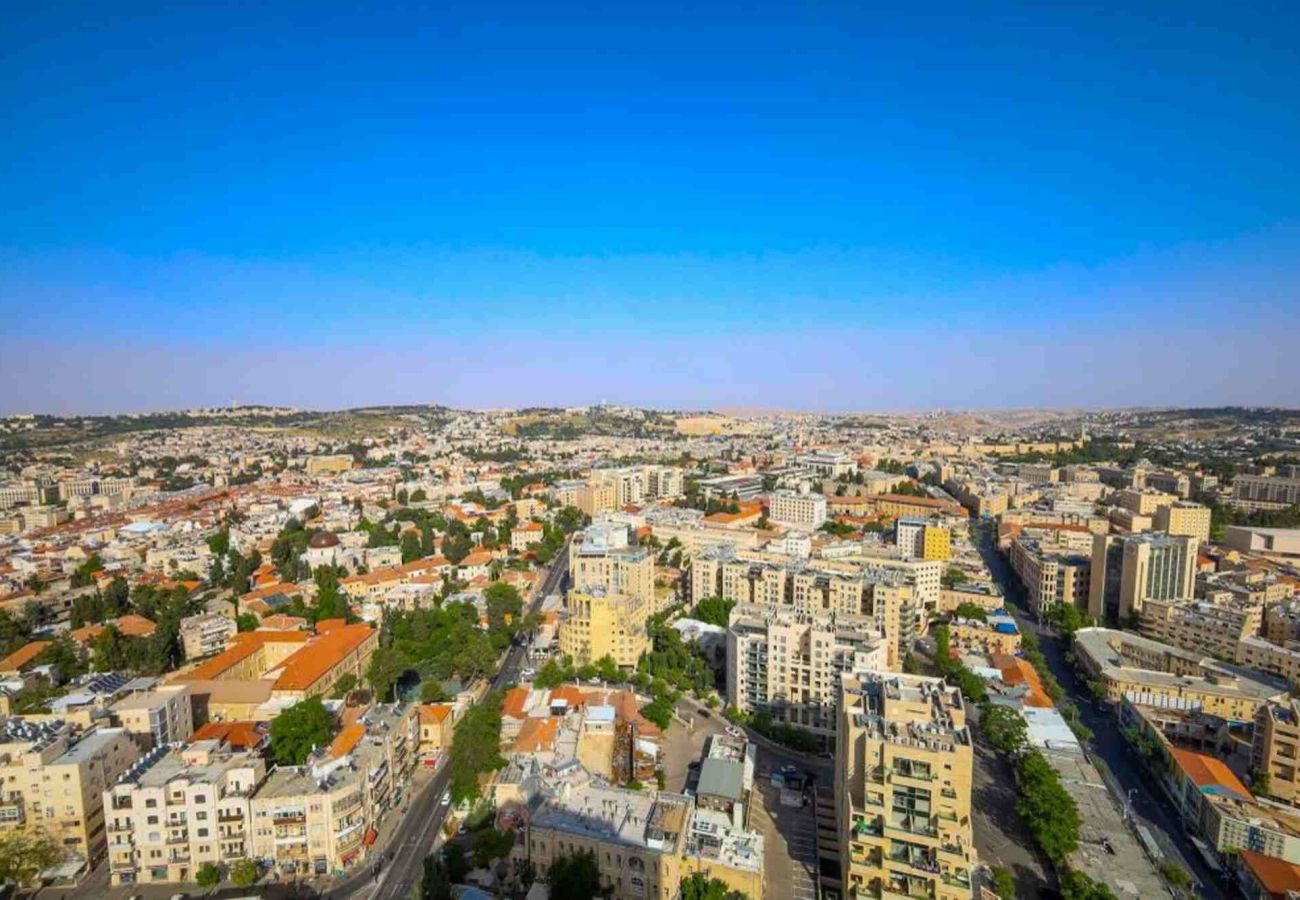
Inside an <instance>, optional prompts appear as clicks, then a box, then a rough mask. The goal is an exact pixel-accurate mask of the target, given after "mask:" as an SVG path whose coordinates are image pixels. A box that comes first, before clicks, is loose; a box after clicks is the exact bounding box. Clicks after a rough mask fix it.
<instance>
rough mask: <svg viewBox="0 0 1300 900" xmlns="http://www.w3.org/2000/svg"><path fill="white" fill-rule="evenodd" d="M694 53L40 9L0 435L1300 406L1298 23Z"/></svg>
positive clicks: (208, 16) (1146, 25) (1022, 19)
mask: <svg viewBox="0 0 1300 900" xmlns="http://www.w3.org/2000/svg"><path fill="white" fill-rule="evenodd" d="M686 16H687V12H686V11H685V10H684V9H680V8H679V9H674V8H671V7H655V8H653V9H649V8H621V9H619V10H616V11H605V12H603V13H601V14H599V15H597V14H580V13H579V12H577V11H564V10H546V11H542V10H537V9H530V8H518V9H516V8H510V7H507V6H475V7H466V8H454V7H448V8H445V9H440V10H439V11H437V12H436V13H424V14H420V13H415V12H411V11H409V10H405V9H402V8H399V7H396V6H380V7H377V8H374V9H373V10H368V11H367V12H366V13H364V14H363V13H359V12H356V11H352V10H348V9H346V8H343V7H332V6H322V7H319V8H316V9H313V11H312V14H311V16H310V17H308V16H307V15H305V14H304V13H302V12H300V11H297V10H294V9H293V8H292V7H289V6H287V5H286V6H278V5H272V6H269V7H266V8H264V9H263V10H260V11H259V14H258V16H257V17H256V18H253V17H245V18H241V17H237V16H231V15H229V14H226V13H223V12H218V11H205V10H203V9H200V8H190V7H175V8H169V9H168V10H166V11H160V12H157V13H153V14H142V13H134V14H125V13H120V12H115V14H114V15H113V16H112V17H111V18H109V17H106V16H100V15H99V14H98V13H95V12H93V11H88V10H85V9H82V8H78V7H76V6H73V5H69V6H64V7H61V6H58V5H42V6H41V7H40V8H33V9H27V10H22V11H19V12H18V13H17V14H16V15H15V16H14V17H13V19H12V21H11V23H10V27H9V28H8V29H7V30H6V33H5V34H4V35H3V36H0V46H2V47H3V48H4V50H5V58H6V60H7V61H6V63H5V64H4V65H3V69H2V70H3V71H4V72H5V73H6V75H7V77H6V78H5V79H4V80H3V81H0V98H3V100H4V102H5V103H6V106H7V107H8V108H10V109H11V110H14V115H13V116H12V118H13V119H14V121H15V123H16V124H15V127H14V129H13V134H12V135H11V137H10V140H9V141H7V142H6V146H5V147H4V148H0V189H2V190H4V192H5V194H6V197H7V198H8V200H9V202H8V203H6V204H5V206H4V208H3V209H0V321H3V323H4V324H3V325H2V326H0V337H3V339H4V341H5V345H6V352H5V353H4V354H0V379H3V383H4V384H5V385H6V390H5V391H4V394H3V397H0V413H16V412H27V411H33V410H36V411H48V412H55V413H73V412H84V413H110V412H128V411H138V410H148V409H172V408H185V407H192V406H208V405H219V404H224V403H228V402H230V400H231V399H232V398H238V399H240V400H243V401H245V402H250V403H254V402H262V403H271V404H274V403H286V404H290V405H296V406H304V407H313V408H345V407H353V406H362V405H371V404H382V403H412V402H439V403H444V404H447V405H451V406H463V407H473V408H491V407H504V406H516V407H517V406H532V405H579V404H583V403H589V402H594V401H595V400H596V399H598V398H605V399H608V400H610V401H611V402H616V403H623V404H626V405H633V406H669V407H673V408H712V407H719V406H738V405H739V406H751V405H758V406H771V407H777V408H798V409H807V410H812V411H825V410H843V409H871V410H880V411H883V412H890V411H899V410H908V409H926V408H935V407H944V408H1006V407H1013V408H1018V407H1027V406H1028V407H1056V406H1087V407H1111V406H1135V405H1158V406H1165V405H1191V406H1213V405H1221V404H1241V405H1295V404H1300V387H1297V384H1298V382H1297V381H1296V379H1295V378H1294V377H1291V376H1290V372H1291V371H1292V370H1293V363H1292V355H1293V351H1292V349H1291V345H1292V343H1293V339H1292V335H1293V334H1294V330H1295V328H1294V326H1295V320H1296V314H1297V312H1298V311H1300V269H1298V267H1297V266H1296V265H1295V262H1294V260H1295V259H1296V258H1300V256H1298V251H1300V180H1298V178H1297V174H1296V172H1295V170H1294V166H1292V165H1291V164H1290V160H1293V159H1295V158H1296V157H1297V156H1300V123H1297V122H1296V120H1295V118H1294V117H1293V116H1289V115H1287V114H1286V112H1287V110H1288V109H1289V106H1290V103H1291V98H1293V97H1294V96H1295V95H1296V94H1297V93H1300V65H1297V62H1296V59H1295V56H1294V54H1293V53H1292V52H1290V50H1289V47H1288V45H1287V41H1286V40H1285V36H1286V35H1287V34H1288V33H1291V34H1294V33H1296V29H1295V28H1294V27H1293V26H1295V25H1298V24H1300V22H1297V11H1296V9H1295V8H1294V7H1293V6H1289V5H1285V4H1267V3H1264V4H1255V5H1253V6H1252V7H1251V9H1249V10H1245V11H1243V10H1227V9H1223V8H1220V7H1217V6H1215V5H1213V4H1208V3H1197V4H1191V5H1189V6H1184V7H1183V8H1181V9H1180V14H1179V18H1177V19H1173V18H1170V17H1169V16H1168V15H1167V14H1165V13H1164V12H1163V11H1159V10H1157V9H1156V7H1154V6H1153V5H1152V6H1146V7H1136V8H1132V9H1129V10H1126V11H1123V12H1106V13H1091V14H1089V13H1085V12H1083V11H1080V10H1047V9H1035V10H1024V9H1017V8H1016V7H1015V5H1014V4H1010V5H998V6H994V7H990V8H988V9H986V10H984V11H983V12H982V17H981V18H980V19H979V20H972V19H971V18H970V17H969V16H967V15H966V11H965V9H964V8H963V7H960V6H958V5H956V4H948V5H940V6H939V7H936V8H933V9H931V10H928V11H927V13H926V14H925V15H921V14H919V13H915V12H909V13H900V12H898V11H895V10H890V9H888V8H884V7H871V8H867V7H864V8H859V9H851V10H849V9H834V8H826V7H818V8H807V9H791V8H786V7H783V6H779V5H775V4H773V5H760V6H759V7H756V8H752V9H747V10H746V14H745V16H744V17H743V18H742V17H738V16H736V15H734V14H733V13H732V12H730V11H728V10H725V9H722V8H717V7H692V8H691V10H690V13H689V21H690V23H691V27H689V28H682V27H680V23H681V22H682V21H686V18H685V17H686ZM1210 60H1212V61H1213V65H1208V64H1207V62H1208V61H1210Z"/></svg>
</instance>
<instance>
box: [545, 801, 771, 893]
mask: <svg viewBox="0 0 1300 900" xmlns="http://www.w3.org/2000/svg"><path fill="white" fill-rule="evenodd" d="M584 851H586V852H590V853H592V854H593V855H594V856H595V858H596V863H597V865H598V866H599V868H600V880H601V885H602V887H603V888H605V889H606V890H607V891H608V896H609V897H611V898H614V900H654V898H658V900H674V898H676V897H678V896H679V895H680V892H681V881H682V879H683V878H685V877H688V876H689V875H690V874H691V873H692V872H701V873H703V874H704V875H705V876H706V877H708V878H717V879H719V880H721V881H723V882H724V883H725V884H726V885H727V887H728V889H730V890H736V891H740V892H741V893H743V894H745V895H746V896H749V897H753V898H759V897H762V896H763V838H762V836H761V835H759V834H757V833H755V832H751V831H745V830H742V829H738V828H735V827H733V825H732V824H731V822H730V821H729V820H728V818H727V817H726V816H725V815H724V814H722V813H719V812H716V811H713V810H706V809H699V808H696V807H695V806H694V804H693V803H692V800H691V798H690V797H685V796H681V795H678V794H670V793H666V792H654V791H649V792H647V791H631V790H626V789H623V788H613V787H605V786H601V785H597V784H595V783H582V784H578V783H573V784H568V783H566V784H561V785H559V786H558V788H557V790H556V791H555V792H554V794H553V795H552V796H550V797H548V798H547V799H546V801H545V802H544V803H542V804H541V805H540V807H539V808H538V809H537V811H536V812H535V813H534V814H533V815H532V817H531V819H530V821H529V823H528V826H527V828H526V829H525V834H524V852H525V854H526V855H527V858H528V860H529V861H530V862H531V863H532V864H533V866H534V868H535V870H536V872H537V874H538V875H539V876H541V877H545V875H546V873H547V871H548V870H549V869H550V867H551V864H552V863H553V862H554V861H555V860H556V859H557V858H558V857H561V856H566V857H567V856H572V855H574V854H575V853H580V852H584Z"/></svg>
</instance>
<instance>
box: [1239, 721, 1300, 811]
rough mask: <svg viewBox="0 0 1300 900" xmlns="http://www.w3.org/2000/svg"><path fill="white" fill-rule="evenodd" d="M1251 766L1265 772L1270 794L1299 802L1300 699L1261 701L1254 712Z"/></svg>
mask: <svg viewBox="0 0 1300 900" xmlns="http://www.w3.org/2000/svg"><path fill="white" fill-rule="evenodd" d="M1250 764H1251V768H1252V769H1254V770H1255V771H1256V772H1259V773H1262V774H1265V775H1267V776H1268V791H1267V793H1268V794H1269V796H1271V797H1275V798H1277V799H1278V800H1282V801H1284V802H1286V803H1290V804H1292V805H1296V804H1297V803H1300V701H1296V700H1294V699H1288V700H1286V701H1283V702H1281V703H1265V704H1264V705H1262V706H1260V708H1259V711H1258V712H1257V713H1256V714H1255V732H1254V737H1253V739H1252V741H1251V751H1250Z"/></svg>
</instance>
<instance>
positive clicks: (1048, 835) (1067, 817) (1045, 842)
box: [1016, 750, 1079, 865]
mask: <svg viewBox="0 0 1300 900" xmlns="http://www.w3.org/2000/svg"><path fill="white" fill-rule="evenodd" d="M1016 771H1017V776H1018V786H1019V790H1020V796H1019V798H1018V799H1017V800H1016V811H1017V812H1018V813H1020V817H1021V819H1023V820H1024V822H1025V825H1026V827H1028V829H1029V833H1030V834H1032V835H1033V836H1034V840H1035V842H1036V843H1037V844H1038V846H1039V847H1040V848H1041V849H1042V851H1043V853H1044V854H1046V856H1047V858H1048V859H1050V860H1051V861H1052V862H1053V863H1055V864H1057V865H1060V864H1061V863H1062V862H1064V861H1065V858H1066V857H1067V856H1069V855H1070V854H1071V853H1073V852H1074V850H1075V848H1077V847H1078V845H1079V810H1078V807H1076V806H1075V803H1074V798H1073V797H1071V796H1070V794H1069V792H1068V791H1066V789H1065V788H1064V787H1063V786H1062V785H1061V779H1060V776H1058V775H1057V774H1056V770H1055V769H1053V768H1052V766H1051V764H1050V763H1049V762H1048V761H1047V759H1046V758H1045V757H1044V756H1043V754H1041V753H1039V752H1038V751H1037V750H1031V751H1030V752H1028V753H1026V754H1024V755H1023V756H1021V757H1020V762H1019V764H1018V766H1017V769H1016Z"/></svg>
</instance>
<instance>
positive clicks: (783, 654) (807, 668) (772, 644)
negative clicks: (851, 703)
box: [726, 607, 898, 737]
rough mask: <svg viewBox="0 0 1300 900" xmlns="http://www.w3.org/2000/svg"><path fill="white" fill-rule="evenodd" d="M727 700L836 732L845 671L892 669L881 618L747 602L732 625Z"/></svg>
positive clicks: (820, 731) (817, 730)
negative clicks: (878, 625)
mask: <svg viewBox="0 0 1300 900" xmlns="http://www.w3.org/2000/svg"><path fill="white" fill-rule="evenodd" d="M726 640H727V703H728V704H729V705H731V706H734V707H736V708H737V709H739V710H741V711H743V712H748V713H754V712H766V713H769V714H770V715H771V716H772V719H773V720H774V721H776V722H781V723H785V724H789V725H798V726H801V727H803V728H807V729H809V730H810V731H812V732H814V733H815V734H819V735H822V736H823V737H829V736H831V735H833V734H834V732H835V704H836V701H837V699H838V694H839V679H840V675H841V674H843V673H844V672H853V671H858V670H859V669H865V668H870V669H882V670H883V669H887V668H889V667H890V666H891V665H894V666H897V665H898V663H897V661H896V660H890V658H889V650H888V642H887V641H886V640H885V638H884V636H883V635H882V634H881V632H880V631H879V630H878V629H877V628H876V625H875V620H874V619H872V618H867V617H863V616H856V615H851V614H840V615H810V614H807V613H792V612H774V611H766V612H762V611H760V610H759V609H758V608H757V607H741V608H740V609H739V610H738V611H736V612H733V613H732V617H731V623H730V625H729V626H728V628H727V635H726Z"/></svg>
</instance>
